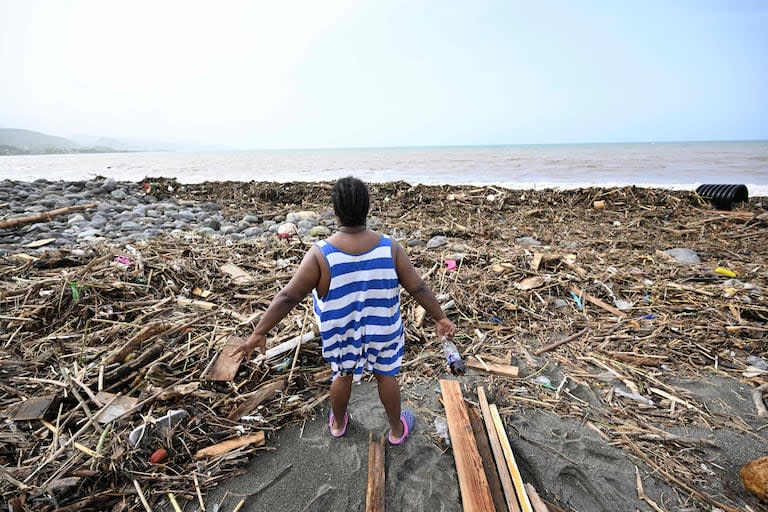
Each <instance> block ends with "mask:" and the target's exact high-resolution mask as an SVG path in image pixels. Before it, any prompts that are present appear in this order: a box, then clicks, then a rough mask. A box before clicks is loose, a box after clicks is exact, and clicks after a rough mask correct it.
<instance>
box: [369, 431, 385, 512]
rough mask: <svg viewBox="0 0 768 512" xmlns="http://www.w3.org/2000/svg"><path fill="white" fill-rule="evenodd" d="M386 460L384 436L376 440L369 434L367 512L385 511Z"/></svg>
mask: <svg viewBox="0 0 768 512" xmlns="http://www.w3.org/2000/svg"><path fill="white" fill-rule="evenodd" d="M384 478H385V460H384V437H382V438H381V439H379V440H378V441H376V440H374V438H373V432H371V433H369V434H368V490H367V491H366V493H365V512H384V490H385V489H386V487H385V486H384Z"/></svg>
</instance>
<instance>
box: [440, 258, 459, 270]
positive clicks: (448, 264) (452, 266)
mask: <svg viewBox="0 0 768 512" xmlns="http://www.w3.org/2000/svg"><path fill="white" fill-rule="evenodd" d="M443 263H445V270H447V271H449V272H450V271H452V270H456V269H457V268H459V266H458V265H457V264H456V260H445V261H443Z"/></svg>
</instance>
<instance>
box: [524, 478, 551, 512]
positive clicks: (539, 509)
mask: <svg viewBox="0 0 768 512" xmlns="http://www.w3.org/2000/svg"><path fill="white" fill-rule="evenodd" d="M525 490H526V491H528V497H529V498H531V505H533V510H534V512H549V509H548V508H547V506H546V505H545V504H544V502H543V501H541V498H540V497H539V493H537V492H536V488H535V487H534V486H532V485H531V484H529V483H526V484H525Z"/></svg>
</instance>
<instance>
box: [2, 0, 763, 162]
mask: <svg viewBox="0 0 768 512" xmlns="http://www.w3.org/2000/svg"><path fill="white" fill-rule="evenodd" d="M766 27H768V1H763V0H754V1H739V0H723V1H717V2H715V1H706V0H691V1H687V2H686V1H674V0H664V1H643V2H624V1H615V0H609V1H604V2H603V1H588V0H584V1H533V0H531V1H528V2H522V1H513V0H499V1H473V2H467V1H452V0H440V1H424V2H419V1H417V0H416V1H414V0H411V1H387V0H358V1H352V0H319V1H318V0H312V1H306V2H303V1H301V2H300V1H288V0H286V1H282V2H281V1H276V0H270V1H263V2H262V1H255V0H254V1H243V2H239V1H232V0H226V1H221V2H213V1H209V2H194V1H184V2H172V1H168V0H155V1H151V2H149V1H136V0H132V1H129V2H117V1H110V0H99V1H74V0H67V1H59V0H51V1H43V0H39V1H35V0H0V76H1V78H0V127H13V128H27V129H32V130H38V131H43V132H46V133H50V134H53V135H61V136H72V135H86V134H87V135H104V136H139V137H154V138H162V139H166V140H178V141H194V142H199V143H219V144H227V145H230V146H233V147H237V148H276V147H348V146H400V145H449V144H504V143H551V142H603V141H606V142H607V141H649V140H711V139H766V138H768V29H767V28H766Z"/></svg>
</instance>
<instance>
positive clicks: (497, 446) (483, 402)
mask: <svg viewBox="0 0 768 512" xmlns="http://www.w3.org/2000/svg"><path fill="white" fill-rule="evenodd" d="M477 398H478V402H480V412H482V413H483V420H484V421H485V428H486V430H487V431H488V441H490V444H491V451H492V452H493V458H494V460H495V461H496V469H497V472H498V474H499V478H500V479H501V489H502V491H504V499H505V500H506V502H507V507H508V508H509V511H510V512H520V505H518V503H517V493H515V484H514V482H512V477H511V476H510V474H509V467H507V463H506V459H505V458H504V449H503V448H502V447H501V441H499V434H498V432H496V425H494V423H493V416H492V415H491V408H490V406H489V405H488V398H487V397H486V396H485V388H484V387H482V386H480V387H478V388H477Z"/></svg>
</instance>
